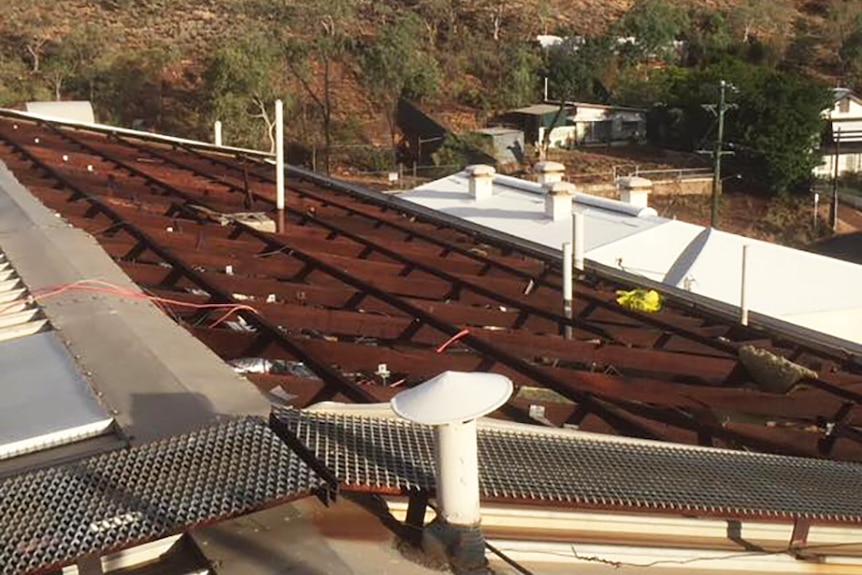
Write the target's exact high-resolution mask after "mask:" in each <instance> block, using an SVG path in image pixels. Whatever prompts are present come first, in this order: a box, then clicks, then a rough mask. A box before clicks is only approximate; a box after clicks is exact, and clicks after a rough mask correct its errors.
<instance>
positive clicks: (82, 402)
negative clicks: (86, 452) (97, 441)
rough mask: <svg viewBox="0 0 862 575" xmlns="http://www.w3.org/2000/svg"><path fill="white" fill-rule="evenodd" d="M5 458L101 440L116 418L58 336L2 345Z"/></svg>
mask: <svg viewBox="0 0 862 575" xmlns="http://www.w3.org/2000/svg"><path fill="white" fill-rule="evenodd" d="M0 389H2V393H0V459H6V458H9V457H14V456H16V455H22V454H24V453H29V452H32V451H38V450H41V449H46V448H48V447H54V446H56V445H62V444H66V443H71V442H74V441H79V440H82V439H86V438H88V437H94V436H96V435H101V434H102V433H105V432H106V431H108V429H109V428H110V426H111V422H112V419H111V417H110V416H109V415H108V414H107V412H106V411H105V410H104V408H102V407H101V406H100V405H99V404H98V403H97V402H96V399H95V397H93V394H92V393H91V392H90V389H89V388H88V386H87V383H86V382H85V381H84V379H83V378H82V377H81V375H80V374H79V373H78V371H77V368H76V367H75V364H74V362H73V361H72V358H71V357H70V356H69V353H68V352H67V351H66V348H65V347H64V346H63V344H62V343H61V342H60V340H59V339H58V338H57V336H56V334H55V333H54V332H45V333H39V334H35V335H31V336H27V337H22V338H18V339H15V340H12V341H7V342H4V343H2V344H0Z"/></svg>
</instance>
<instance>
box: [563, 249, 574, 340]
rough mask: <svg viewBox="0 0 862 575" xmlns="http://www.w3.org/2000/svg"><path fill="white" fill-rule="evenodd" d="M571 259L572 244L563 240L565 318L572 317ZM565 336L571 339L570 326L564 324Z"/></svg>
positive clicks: (572, 280) (572, 278)
mask: <svg viewBox="0 0 862 575" xmlns="http://www.w3.org/2000/svg"><path fill="white" fill-rule="evenodd" d="M573 260H574V256H573V253H572V244H571V243H569V242H565V243H564V244H563V316H564V317H565V318H566V319H571V318H572V295H573V294H572V283H573V282H574V277H573V275H574V274H573V273H572V265H573ZM565 337H566V339H572V326H570V325H567V326H566V329H565Z"/></svg>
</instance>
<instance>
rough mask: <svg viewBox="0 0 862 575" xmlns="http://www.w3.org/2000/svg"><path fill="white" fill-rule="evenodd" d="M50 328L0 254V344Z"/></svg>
mask: <svg viewBox="0 0 862 575" xmlns="http://www.w3.org/2000/svg"><path fill="white" fill-rule="evenodd" d="M50 328H51V326H50V325H48V320H46V319H45V316H44V315H43V314H42V313H41V311H40V310H39V307H38V306H37V305H36V304H35V302H34V301H33V299H32V298H31V296H30V294H29V293H28V292H27V288H26V286H25V285H24V282H22V281H21V278H20V277H18V274H17V273H16V272H15V269H14V268H13V267H12V264H11V263H10V262H9V261H8V260H7V259H6V254H4V253H3V252H0V342H4V341H8V340H10V339H15V338H19V337H24V336H28V335H32V334H34V333H39V332H41V331H45V330H48V329H50Z"/></svg>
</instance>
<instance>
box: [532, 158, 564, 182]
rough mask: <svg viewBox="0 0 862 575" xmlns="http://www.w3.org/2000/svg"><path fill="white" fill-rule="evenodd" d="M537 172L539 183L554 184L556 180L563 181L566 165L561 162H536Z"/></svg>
mask: <svg viewBox="0 0 862 575" xmlns="http://www.w3.org/2000/svg"><path fill="white" fill-rule="evenodd" d="M535 170H536V173H537V174H538V181H539V184H540V185H542V186H544V185H545V184H553V183H554V182H562V181H563V175H564V174H565V173H566V166H564V165H563V164H560V163H559V162H539V163H538V164H536V168H535Z"/></svg>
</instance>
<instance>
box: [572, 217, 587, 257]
mask: <svg viewBox="0 0 862 575" xmlns="http://www.w3.org/2000/svg"><path fill="white" fill-rule="evenodd" d="M572 242H574V244H575V254H574V260H575V269H577V270H579V271H584V251H585V250H586V244H585V243H584V214H582V213H580V212H575V213H574V215H573V219H572Z"/></svg>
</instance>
